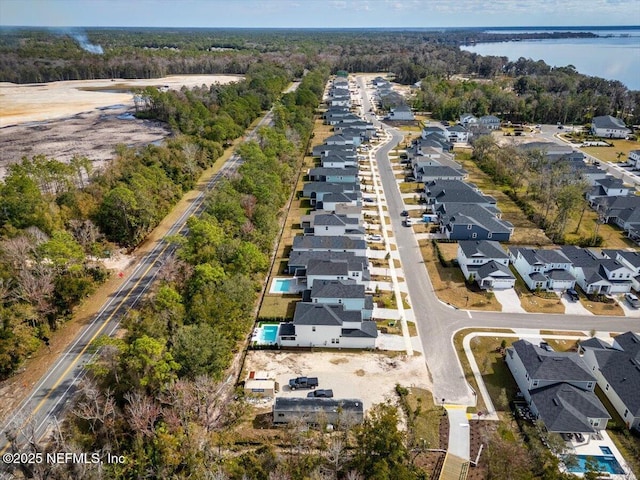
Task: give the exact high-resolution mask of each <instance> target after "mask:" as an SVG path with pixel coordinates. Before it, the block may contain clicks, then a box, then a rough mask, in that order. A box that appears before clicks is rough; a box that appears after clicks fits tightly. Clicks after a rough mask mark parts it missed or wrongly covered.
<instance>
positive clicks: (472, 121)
mask: <svg viewBox="0 0 640 480" xmlns="http://www.w3.org/2000/svg"><path fill="white" fill-rule="evenodd" d="M459 120H460V123H461V124H462V125H464V126H465V127H468V126H469V125H477V123H478V119H477V118H476V117H474V116H473V115H472V114H470V113H463V114H462V115H460V118H459Z"/></svg>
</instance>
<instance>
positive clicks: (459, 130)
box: [446, 125, 471, 143]
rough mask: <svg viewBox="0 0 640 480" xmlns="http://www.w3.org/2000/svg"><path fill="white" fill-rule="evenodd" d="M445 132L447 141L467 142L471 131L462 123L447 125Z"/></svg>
mask: <svg viewBox="0 0 640 480" xmlns="http://www.w3.org/2000/svg"><path fill="white" fill-rule="evenodd" d="M446 132H447V137H448V140H449V142H452V143H467V142H469V138H470V137H471V132H470V131H469V130H467V129H466V128H465V127H463V126H462V125H454V126H452V127H447V128H446Z"/></svg>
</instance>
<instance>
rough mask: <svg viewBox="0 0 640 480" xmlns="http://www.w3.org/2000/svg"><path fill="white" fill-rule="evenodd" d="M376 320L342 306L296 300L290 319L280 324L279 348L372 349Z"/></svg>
mask: <svg viewBox="0 0 640 480" xmlns="http://www.w3.org/2000/svg"><path fill="white" fill-rule="evenodd" d="M377 337H378V329H377V326H376V322H374V321H371V320H363V319H362V314H361V312H358V311H353V310H345V308H344V305H327V304H321V303H306V302H298V303H297V304H296V310H295V313H294V315H293V321H292V322H286V323H281V324H280V326H279V329H278V344H279V345H280V346H282V347H332V348H375V346H376V338H377Z"/></svg>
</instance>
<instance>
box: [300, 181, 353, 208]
mask: <svg viewBox="0 0 640 480" xmlns="http://www.w3.org/2000/svg"><path fill="white" fill-rule="evenodd" d="M330 193H358V194H360V183H359V182H352V183H346V182H344V183H330V182H307V183H305V184H304V187H303V188H302V196H303V197H304V198H308V199H309V200H310V203H311V206H314V205H315V204H316V202H321V201H322V200H323V199H324V196H325V195H328V194H330Z"/></svg>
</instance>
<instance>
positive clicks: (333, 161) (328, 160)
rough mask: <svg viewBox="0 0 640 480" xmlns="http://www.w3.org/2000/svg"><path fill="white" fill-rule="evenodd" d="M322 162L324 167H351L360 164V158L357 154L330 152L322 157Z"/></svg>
mask: <svg viewBox="0 0 640 480" xmlns="http://www.w3.org/2000/svg"><path fill="white" fill-rule="evenodd" d="M320 164H321V165H322V166H323V167H324V168H351V167H357V166H358V158H357V156H356V155H353V156H350V155H348V156H345V155H342V154H338V153H330V154H329V155H327V156H322V157H320Z"/></svg>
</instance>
